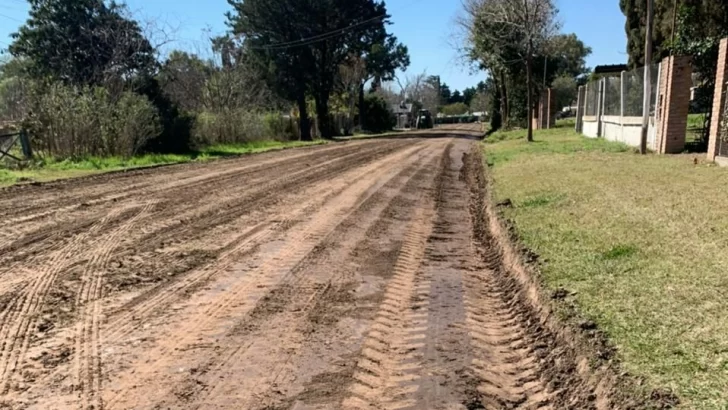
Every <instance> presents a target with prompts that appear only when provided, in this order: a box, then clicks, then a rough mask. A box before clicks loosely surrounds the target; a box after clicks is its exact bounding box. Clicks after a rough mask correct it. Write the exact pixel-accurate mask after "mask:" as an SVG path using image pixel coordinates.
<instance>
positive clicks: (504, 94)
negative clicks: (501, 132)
mask: <svg viewBox="0 0 728 410" xmlns="http://www.w3.org/2000/svg"><path fill="white" fill-rule="evenodd" d="M500 77H501V81H500V86H501V113H502V115H501V123H502V124H505V125H506V127H507V126H508V124H509V123H510V121H511V106H510V101H509V99H508V82H507V81H506V74H505V72H503V71H501V73H500Z"/></svg>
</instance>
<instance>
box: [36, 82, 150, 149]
mask: <svg viewBox="0 0 728 410" xmlns="http://www.w3.org/2000/svg"><path fill="white" fill-rule="evenodd" d="M30 98H31V106H32V111H31V112H32V114H31V115H30V116H29V117H28V118H27V119H26V120H25V125H26V127H27V128H28V129H29V131H30V132H31V135H32V138H33V145H34V148H35V150H36V151H39V152H43V153H46V154H48V155H51V156H53V157H56V158H81V157H88V156H123V157H129V156H132V155H134V154H136V153H138V152H139V150H140V149H141V148H142V147H143V146H144V145H145V144H146V143H147V141H148V140H150V139H152V138H154V137H156V136H157V135H159V133H160V125H159V117H158V114H157V110H156V108H155V107H154V106H153V105H152V103H151V102H150V101H149V100H148V99H147V98H146V97H144V96H141V95H138V94H134V93H129V92H125V93H122V94H121V95H120V96H119V97H118V98H116V99H112V98H111V96H110V95H109V93H108V91H107V90H106V89H104V88H100V87H97V88H87V87H86V88H75V87H69V86H65V85H62V84H58V83H55V84H51V85H50V86H47V87H44V86H38V85H36V86H35V87H34V91H33V93H32V96H31V97H30Z"/></svg>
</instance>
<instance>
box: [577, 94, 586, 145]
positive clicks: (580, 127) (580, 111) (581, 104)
mask: <svg viewBox="0 0 728 410" xmlns="http://www.w3.org/2000/svg"><path fill="white" fill-rule="evenodd" d="M585 99H586V87H585V86H583V85H580V86H579V92H578V93H577V97H576V132H578V133H581V132H582V131H584V109H585V108H586V105H585V101H584V100H585Z"/></svg>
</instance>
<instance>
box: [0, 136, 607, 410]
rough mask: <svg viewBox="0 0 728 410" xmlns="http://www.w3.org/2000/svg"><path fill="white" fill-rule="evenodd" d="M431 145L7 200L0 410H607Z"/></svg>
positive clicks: (453, 157) (227, 166) (436, 145)
mask: <svg viewBox="0 0 728 410" xmlns="http://www.w3.org/2000/svg"><path fill="white" fill-rule="evenodd" d="M437 137H438V138H430V139H396V140H377V141H360V142H350V143H337V144H330V145H326V146H322V147H314V148H306V149H299V150H290V151H285V152H278V153H269V154H263V155H257V156H250V157H244V158H239V159H231V160H224V161H217V162H211V163H206V164H190V165H183V166H172V167H164V168H159V169H148V170H142V171H134V172H127V173H120V174H112V175H104V176H98V177H92V178H85V179H78V180H69V181H64V182H58V183H53V184H46V185H40V186H24V187H16V188H10V189H7V190H5V191H2V192H0V218H3V220H4V224H3V228H2V230H1V231H0V262H1V263H0V275H2V278H3V280H2V281H0V407H3V408H13V409H26V408H33V409H167V408H180V409H261V410H262V409H298V410H303V409H406V408H412V409H516V408H523V409H561V408H575V409H577V408H578V409H584V408H598V407H603V406H599V395H598V394H595V393H594V392H593V391H590V389H589V388H588V387H586V385H585V384H584V382H583V380H582V377H580V375H579V374H578V373H579V371H578V369H577V368H578V365H577V363H576V360H572V359H570V358H571V357H572V356H571V355H568V354H562V353H563V351H564V349H566V350H568V347H566V346H561V345H559V342H558V340H557V338H556V337H555V335H553V334H551V333H549V331H548V330H547V329H546V328H544V327H543V326H542V324H541V323H540V322H539V320H538V317H537V314H536V312H534V309H533V308H532V307H531V306H529V305H528V303H526V301H525V300H524V298H523V291H522V289H519V288H518V286H517V285H516V284H515V282H514V281H513V280H511V279H510V275H509V271H508V269H507V268H506V267H505V265H504V263H503V261H502V256H501V252H500V251H499V250H498V248H497V246H495V244H494V241H493V240H492V238H491V237H490V235H489V233H488V232H487V230H486V231H483V227H484V226H486V225H485V224H484V223H483V222H482V218H483V217H484V216H483V212H482V209H481V208H482V201H483V198H484V192H483V190H484V188H483V185H482V184H479V183H478V181H479V180H480V178H481V176H480V174H481V173H482V168H481V163H480V158H479V155H478V154H477V147H476V142H474V141H473V140H469V139H467V138H463V137H455V136H446V135H438V136H437ZM554 352H556V354H558V355H560V357H562V358H561V359H559V360H557V361H558V362H559V363H558V365H554V363H555V359H554V357H553V356H554V354H555V353H554ZM570 360H571V361H570Z"/></svg>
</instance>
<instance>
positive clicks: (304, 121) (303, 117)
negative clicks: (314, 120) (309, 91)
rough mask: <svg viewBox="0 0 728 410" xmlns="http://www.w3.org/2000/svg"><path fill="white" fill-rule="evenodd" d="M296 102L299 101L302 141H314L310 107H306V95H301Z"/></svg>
mask: <svg viewBox="0 0 728 410" xmlns="http://www.w3.org/2000/svg"><path fill="white" fill-rule="evenodd" d="M296 102H297V103H298V115H299V116H300V122H299V126H300V128H301V141H313V138H312V137H311V120H310V119H309V118H308V107H306V96H305V95H301V96H299V97H298V99H297V101H296Z"/></svg>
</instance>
